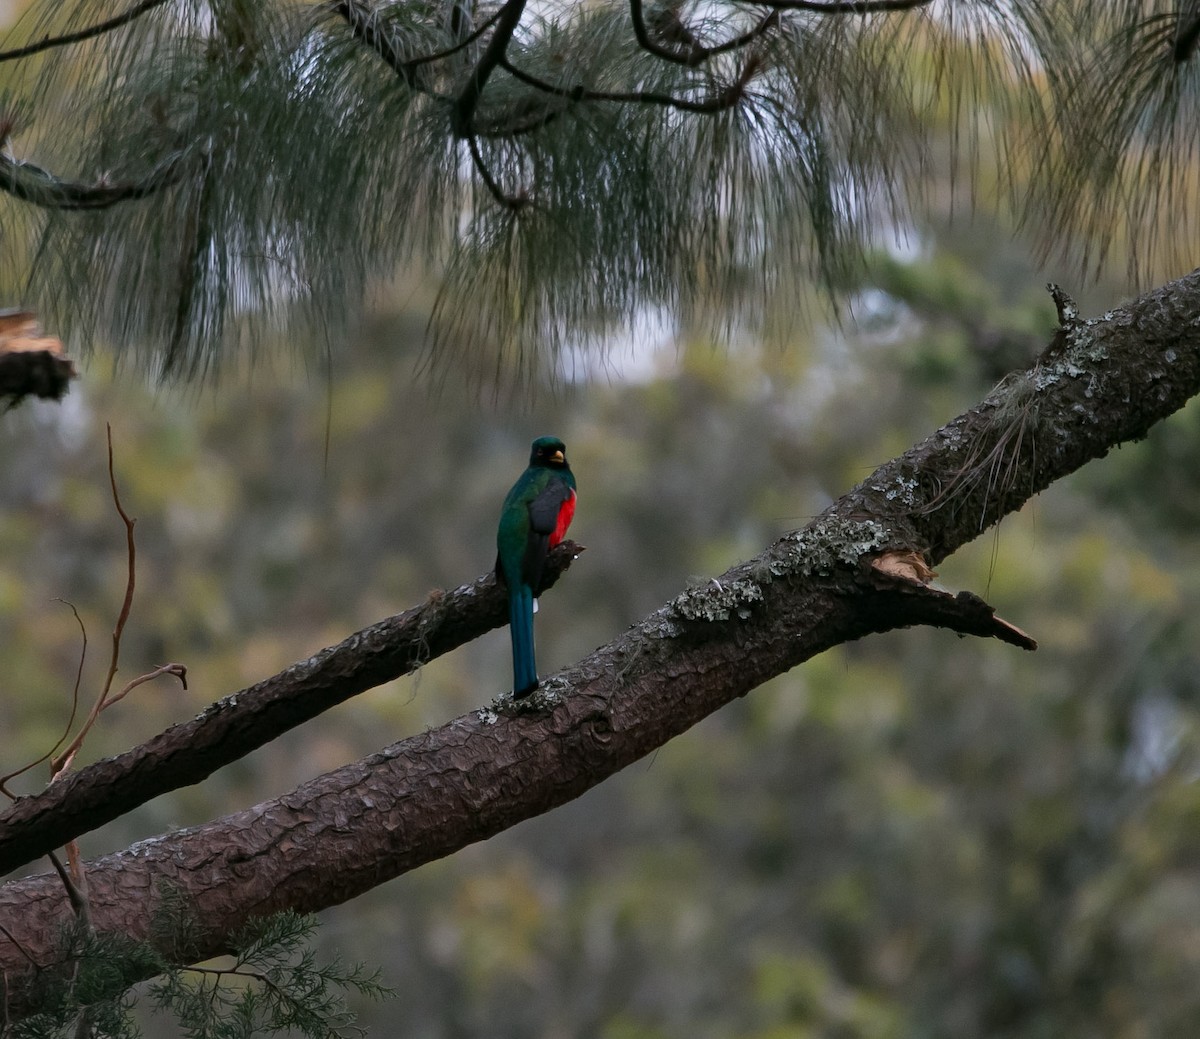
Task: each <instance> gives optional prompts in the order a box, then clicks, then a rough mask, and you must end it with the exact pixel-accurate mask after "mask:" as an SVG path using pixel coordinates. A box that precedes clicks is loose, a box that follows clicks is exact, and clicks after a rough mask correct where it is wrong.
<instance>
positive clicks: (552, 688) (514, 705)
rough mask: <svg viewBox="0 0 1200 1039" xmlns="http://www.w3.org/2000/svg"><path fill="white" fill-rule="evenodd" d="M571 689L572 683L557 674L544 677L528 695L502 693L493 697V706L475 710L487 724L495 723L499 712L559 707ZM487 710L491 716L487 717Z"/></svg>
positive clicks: (542, 712) (538, 710)
mask: <svg viewBox="0 0 1200 1039" xmlns="http://www.w3.org/2000/svg"><path fill="white" fill-rule="evenodd" d="M570 690H571V684H570V682H568V681H567V680H566V679H565V678H560V677H558V676H557V675H555V676H554V677H552V678H546V679H543V681H542V682H541V684H540V685H539V686H538V687H537V688H536V689H535V690H534V691H533V692H532V693H530V694H529V695H528V696H523V697H521V699H520V700H514V699H513V694H512V693H507V692H506V693H500V694H498V695H497V696H493V697H492V705H491V708H490V709H489V708H487V707H481V708H479V710H477V711H476V712H475V716H476V717H477V718H478V719H479V720H480V721H481V722H483V723H484V724H486V725H493V724H495V722H496V720H497V718H496V716H497V715H499V714H507V715H510V716H511V715H515V714H544V713H545V712H547V711H552V710H554V708H556V707H558V706H559V705H560V704H561V703H562V702H563V698H564V697H565V696H566V695H567V693H569V692H570ZM485 712H486V714H487V715H491V717H490V718H489V717H485Z"/></svg>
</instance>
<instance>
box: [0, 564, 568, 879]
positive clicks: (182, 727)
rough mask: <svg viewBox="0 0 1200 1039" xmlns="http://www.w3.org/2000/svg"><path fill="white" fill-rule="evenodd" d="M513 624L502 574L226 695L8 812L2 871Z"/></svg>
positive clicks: (0, 841) (1, 840) (552, 570)
mask: <svg viewBox="0 0 1200 1039" xmlns="http://www.w3.org/2000/svg"><path fill="white" fill-rule="evenodd" d="M583 551H584V548H583V546H582V545H579V544H577V543H576V542H574V541H564V542H563V543H562V544H561V545H559V546H558V547H557V548H556V549H554V551H553V552H551V553H550V557H549V559H548V560H547V562H546V575H545V582H544V585H543V587H544V588H546V589H549V588H550V587H551V586H552V585H553V584H554V583H555V582H556V581H557V580H558V578H559V577H561V576H562V574H563V573H565V572H566V570H567V569H568V568H569V567H570V566H571V563H572V562H573V561H574V560H575V559H576V558H577V557H578V556H579V555H580V553H582V552H583ZM506 623H508V597H507V594H506V593H505V590H504V589H503V588H501V587H500V586H498V585H497V583H496V578H495V575H494V574H493V573H488V574H485V575H484V576H482V577H480V578H478V579H477V580H476V581H474V582H472V583H471V584H466V585H462V586H461V587H459V588H455V589H453V590H452V591H448V592H438V593H435V594H433V595H431V596H430V597H429V600H428V601H427V602H425V603H423V604H421V605H420V606H416V607H413V608H412V609H410V610H408V611H406V612H405V613H402V614H399V615H397V616H395V617H390V618H388V619H387V620H383V621H380V622H378V623H377V624H373V625H371V626H370V627H368V628H365V629H363V630H362V631H358V632H355V633H354V634H353V635H350V636H349V637H348V638H346V639H345V640H343V641H342V642H341V643H339V644H338V645H336V646H331V647H329V648H327V649H324V650H321V651H320V652H319V653H316V654H315V655H313V656H311V657H309V658H308V659H306V660H303V661H301V662H299V663H297V664H293V665H292V666H291V667H289V668H287V669H286V670H284V671H282V672H280V673H279V674H277V675H274V676H273V677H271V678H267V679H264V680H263V681H261V682H258V683H256V684H255V685H253V686H250V687H249V688H247V689H242V690H239V691H238V692H236V693H234V694H233V695H231V696H227V697H226V698H225V699H223V700H220V701H218V702H217V703H215V704H213V705H212V706H211V707H209V708H208V709H207V710H206V711H204V712H203V713H202V714H200V715H198V716H197V717H195V718H193V719H191V720H190V721H187V722H183V723H181V724H179V725H174V726H172V727H171V728H169V729H167V730H166V731H165V732H163V733H160V734H159V735H158V736H155V737H153V738H152V739H150V740H147V741H146V742H145V743H143V744H142V745H141V746H139V747H135V748H134V749H133V750H130V751H127V752H126V753H124V754H121V755H118V756H117V757H115V758H109V759H107V760H105V761H99V762H96V763H95V764H94V765H88V766H87V767H86V768H82V769H79V770H78V771H77V772H71V773H69V774H66V775H63V776H61V777H60V778H59V780H58V781H57V782H55V783H54V784H52V785H51V786H49V787H48V788H47V789H46V790H44V791H42V792H41V793H38V794H34V795H31V796H29V797H23V798H20V799H19V800H18V801H17V802H16V803H15V804H14V805H12V807H11V808H10V809H9V810H8V812H6V813H5V814H4V815H3V816H0V873H3V872H6V871H7V870H10V869H13V868H15V867H16V866H20V865H21V864H23V863H25V862H29V861H31V860H33V859H35V858H37V857H38V856H40V855H43V854H45V852H47V851H49V850H51V849H53V848H57V847H60V846H61V845H63V844H65V843H66V842H67V841H68V840H71V839H72V838H74V837H78V836H80V835H81V834H84V833H87V832H88V831H90V830H93V829H95V828H96V827H98V826H102V825H103V824H104V823H106V822H110V821H111V820H113V819H116V818H118V817H119V816H121V815H123V814H125V813H126V812H128V811H130V810H131V809H132V808H135V807H137V806H138V805H140V804H144V803H145V802H146V801H149V800H151V799H152V798H154V797H157V796H158V795H159V794H164V793H166V792H168V791H170V790H177V789H179V788H180V787H184V786H190V785H191V784H193V783H198V782H200V781H201V780H203V779H205V778H207V777H208V776H209V775H211V774H212V773H213V772H215V771H216V770H217V769H218V768H221V767H222V766H223V765H227V764H229V763H230V762H232V761H237V760H238V759H239V758H241V757H244V756H245V755H246V754H249V753H250V752H251V751H253V750H255V749H257V748H258V747H261V746H263V745H264V744H266V743H269V742H270V741H271V740H273V739H275V737H276V736H279V735H280V734H281V733H284V732H287V731H288V730H289V729H293V728H295V727H296V726H298V725H301V724H303V723H304V722H306V721H308V720H310V719H312V718H315V717H316V716H317V715H319V714H321V713H322V712H323V711H326V710H328V709H329V708H331V707H335V706H336V705H337V704H340V703H342V702H344V701H346V700H348V699H350V698H351V697H352V696H356V695H357V694H358V693H361V692H365V691H366V690H368V689H372V688H374V687H375V686H377V685H382V684H383V683H384V682H390V681H393V680H394V679H396V678H399V677H401V676H402V675H406V674H411V673H412V672H413V671H415V670H417V668H419V667H421V666H422V665H423V664H426V663H428V662H429V661H430V660H433V659H434V658H435V657H438V656H441V655H442V654H443V653H448V652H450V651H451V650H453V649H457V648H458V647H459V646H462V645H464V644H466V643H467V642H470V641H471V640H472V639H476V638H478V637H479V636H480V635H482V634H484V633H485V632H487V631H491V630H492V629H493V628H498V627H500V626H502V625H503V624H506Z"/></svg>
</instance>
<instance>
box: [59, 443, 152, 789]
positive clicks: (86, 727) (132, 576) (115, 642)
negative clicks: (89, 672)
mask: <svg viewBox="0 0 1200 1039" xmlns="http://www.w3.org/2000/svg"><path fill="white" fill-rule="evenodd" d="M106 428H107V430H108V481H109V485H110V486H111V487H112V496H113V504H114V505H116V507H117V514H118V515H119V516H120V517H121V522H122V523H124V524H125V555H126V560H127V572H126V578H125V598H124V600H123V601H122V603H121V612H120V613H119V614H118V615H117V623H116V624H115V625H114V626H113V633H112V656H111V657H110V658H109V664H108V675H107V677H106V678H105V680H104V686H103V688H102V689H101V690H100V694H99V695H98V696H97V697H96V701H95V703H93V704H92V709H91V710H90V711H89V712H88V716H87V718H86V720H85V721H84V723H83V725H82V726H81V727H80V729H79V732H77V733H76V734H75V738H74V739H73V740H71V742H70V743H69V744H68V745H67V749H66V750H64V751H63V752H62V754H60V755H59V756H58V757H56V758H53V759H51V761H50V771H51V781H53V780H55V779H57V778H59V777H60V776H61V775H62V774H63V773H65V772H66V771H67V769H69V768H70V767H71V762H72V761H73V760H74V758H75V755H76V754H77V753H78V752H79V748H80V747H82V746H83V741H84V740H85V739H87V734H88V733H89V732H91V731H92V726H93V725H95V724H96V719H97V718H99V717H100V712H101V711H103V710H104V708H105V707H107V706H108V705H109V703H110V701H109V699H108V694H109V691H110V690H111V689H112V684H113V679H114V678H115V677H116V674H117V665H118V662H119V660H120V656H121V635H122V633H123V632H124V631H125V623H126V621H128V620H129V611H130V610H131V609H132V608H133V590H134V586H135V584H136V579H137V565H136V564H137V546H136V545H135V543H134V540H133V527H134V524H135V523H137V520H135V519H131V518H130V517H129V514H128V513H127V512H126V511H125V509H124V507H123V506H122V505H121V496H120V494H118V493H117V474H116V471H115V470H114V468H113V447H112V426H111V425H107V426H106ZM123 695H124V693H122V694H121V696H123ZM117 699H120V696H118V697H117Z"/></svg>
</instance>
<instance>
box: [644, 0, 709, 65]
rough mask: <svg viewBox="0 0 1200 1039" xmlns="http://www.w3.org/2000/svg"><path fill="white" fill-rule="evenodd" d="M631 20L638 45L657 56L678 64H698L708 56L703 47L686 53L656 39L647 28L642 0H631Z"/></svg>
mask: <svg viewBox="0 0 1200 1039" xmlns="http://www.w3.org/2000/svg"><path fill="white" fill-rule="evenodd" d="M629 20H630V21H631V22H632V23H633V35H634V37H635V38H636V39H637V42H638V46H639V47H641V48H642V50H644V51H646V52H647V53H649V54H653V55H654V56H655V57H656V58H662V60H663V61H670V62H674V63H675V64H676V65H689V66H696V65H699V64H700V63H701V62H702V61H704V60H705V59H706V58H707V57H708V55H707V54H705V53H704V48H703V47H694V48H693V49H691V50H689V51H687V52H686V53H685V52H683V51H677V50H673V49H672V48H670V47H664V46H663V45H662V44H661V43H659V42H658V41H657V40H655V39H654V38H653V37H652V36H651V35H650V32H649V30H648V29H647V28H646V12H645V11H644V10H643V9H642V0H629Z"/></svg>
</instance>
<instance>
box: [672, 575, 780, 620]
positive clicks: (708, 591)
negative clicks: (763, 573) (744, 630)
mask: <svg viewBox="0 0 1200 1039" xmlns="http://www.w3.org/2000/svg"><path fill="white" fill-rule="evenodd" d="M762 597H763V593H762V588H760V587H759V585H758V582H756V581H752V580H748V579H747V578H738V579H737V580H735V581H718V580H717V579H716V578H715V577H714V578H713V579H712V580H711V581H708V582H707V583H705V584H701V585H697V586H696V587H695V588H689V589H688V590H687V591H686V592H684V593H683V594H682V595H678V596H676V597H675V599H674V600H673V601H672V603H671V606H672V607H673V608H674V610H675V612H676V613H677V614H678V615H679V616H680V617H682V618H684V620H689V621H727V620H729V618H730V617H731V616H733V615H734V614H736V615H737V616H739V617H741V618H742V619H743V620H745V619H746V618H747V617H749V616H750V606H751V605H752V604H754V603H756V602H761V601H762Z"/></svg>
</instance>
